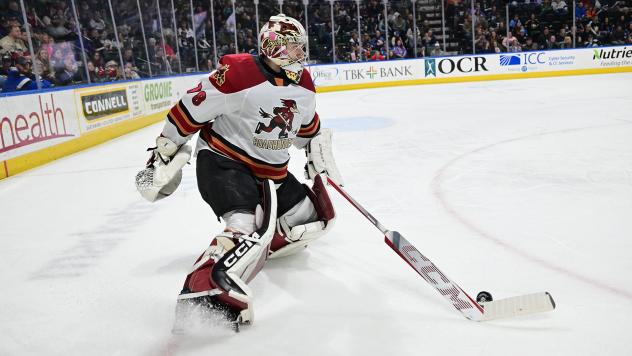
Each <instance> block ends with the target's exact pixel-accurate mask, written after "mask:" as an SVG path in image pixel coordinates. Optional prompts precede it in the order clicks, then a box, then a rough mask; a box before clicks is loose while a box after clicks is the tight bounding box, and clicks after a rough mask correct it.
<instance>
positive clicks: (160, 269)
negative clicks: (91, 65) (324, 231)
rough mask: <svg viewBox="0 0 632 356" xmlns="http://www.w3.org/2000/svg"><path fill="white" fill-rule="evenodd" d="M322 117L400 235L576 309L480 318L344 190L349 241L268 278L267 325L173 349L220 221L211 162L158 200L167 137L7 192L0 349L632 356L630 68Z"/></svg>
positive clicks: (341, 231)
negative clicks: (183, 292) (153, 171)
mask: <svg viewBox="0 0 632 356" xmlns="http://www.w3.org/2000/svg"><path fill="white" fill-rule="evenodd" d="M318 111H319V113H320V116H321V118H322V120H323V126H325V127H331V128H333V129H334V130H335V134H334V141H335V146H334V149H335V153H336V158H337V161H338V165H339V166H340V170H341V172H342V173H343V175H344V177H345V180H346V189H347V191H348V192H349V193H350V194H352V195H353V196H354V197H355V198H356V199H357V200H358V201H359V202H360V203H361V204H363V205H364V206H365V207H366V208H367V209H368V210H369V211H370V212H371V213H372V214H373V215H375V217H377V218H378V219H379V220H380V221H381V222H382V223H383V224H384V225H385V226H387V227H388V228H390V229H393V230H398V231H399V232H401V233H402V234H403V235H404V236H405V237H406V238H407V239H408V240H410V241H411V242H412V243H413V244H415V245H416V246H417V248H418V249H419V250H420V251H421V252H422V253H424V254H425V255H427V256H428V257H429V258H431V259H432V260H433V261H434V262H435V264H437V266H438V267H439V268H441V269H442V270H443V271H444V272H445V273H446V274H447V275H448V276H450V277H451V278H453V279H454V280H455V281H456V282H457V283H459V284H460V285H461V287H462V288H463V289H464V290H466V291H468V293H470V294H473V295H475V294H476V293H477V292H478V291H480V290H488V291H490V292H492V294H494V297H495V298H503V297H509V296H513V295H519V294H526V293H531V292H538V291H549V292H551V294H552V295H553V296H554V297H555V300H556V302H557V305H558V308H557V309H556V310H555V311H553V312H550V313H546V314H541V315H536V316H527V317H521V318H517V319H512V320H504V321H494V322H486V323H476V322H471V321H468V320H466V319H464V318H463V317H462V316H461V315H460V314H459V313H458V312H456V311H455V310H454V309H453V307H452V306H451V305H450V304H449V303H447V302H445V301H444V299H443V298H441V297H440V296H439V295H438V294H437V292H436V291H435V290H433V289H432V288H431V287H430V286H428V285H427V284H426V283H425V282H424V281H423V280H422V279H421V278H420V277H419V276H418V275H417V274H416V273H415V272H414V271H412V270H411V269H410V268H409V267H408V266H407V265H406V264H405V263H404V262H403V261H402V260H401V259H400V258H399V257H398V256H397V255H396V254H394V253H393V252H392V251H391V250H390V249H389V248H388V247H387V246H386V245H385V244H384V242H383V237H382V236H381V234H380V232H379V231H377V230H376V229H374V228H373V226H371V225H370V224H369V223H368V221H366V220H365V219H364V217H362V216H361V215H359V214H358V213H357V212H356V211H355V210H354V209H353V208H352V207H350V206H349V205H348V204H347V203H346V201H345V200H343V199H342V198H341V197H340V196H338V195H337V193H336V192H334V191H333V190H332V191H331V195H332V196H333V200H334V203H335V205H336V208H337V213H338V220H337V223H336V226H335V228H334V229H333V231H332V232H331V233H330V234H329V235H327V236H325V237H324V238H322V240H319V241H317V242H315V243H314V244H313V245H312V246H310V248H309V249H308V250H307V251H305V252H304V253H301V254H299V255H296V256H292V257H288V258H286V259H283V260H278V261H270V262H269V263H268V264H267V265H266V266H265V268H264V270H263V271H262V272H261V273H260V274H259V275H258V276H257V278H256V279H255V280H254V281H253V282H252V284H251V287H252V289H253V290H254V293H255V298H256V299H255V314H256V321H255V323H254V325H252V326H251V327H249V328H247V329H245V330H243V331H242V332H241V333H240V334H232V333H227V332H225V331H224V330H212V329H211V330H201V331H200V332H199V333H198V334H195V335H192V336H190V337H186V338H182V339H174V338H172V337H171V335H170V328H171V325H172V321H173V308H174V302H175V297H176V295H177V294H178V292H179V290H180V288H181V285H182V282H183V279H184V277H185V275H186V273H187V272H188V269H189V267H190V266H191V264H192V263H193V261H194V259H195V258H196V257H197V255H198V254H199V253H200V252H201V251H202V250H204V249H205V248H206V246H207V244H208V243H209V241H210V239H211V237H212V236H213V235H214V234H215V233H217V232H218V231H220V230H221V229H222V226H221V224H220V223H218V221H217V220H216V219H215V217H214V216H213V214H212V212H211V210H210V208H208V206H206V204H205V203H204V202H203V201H202V199H201V198H200V196H199V194H198V192H197V186H196V179H195V163H194V162H193V164H192V165H191V166H187V167H186V168H185V173H184V180H183V183H182V185H181V186H180V188H179V190H178V191H177V192H176V193H175V194H174V195H173V196H171V197H169V198H167V199H165V200H163V201H160V202H159V203H156V204H154V205H151V204H149V203H146V202H144V201H143V200H141V198H140V196H139V195H138V194H137V192H136V191H135V188H134V186H133V178H134V175H135V173H136V172H137V171H138V170H139V169H140V168H142V165H143V163H144V162H145V160H146V158H147V153H146V152H145V148H146V147H148V146H150V145H152V141H153V139H154V137H155V136H156V135H157V133H158V132H159V130H160V125H154V126H151V127H148V128H146V129H143V130H141V131H138V132H135V133H132V134H129V135H126V136H124V137H121V138H119V139H116V140H113V141H111V142H109V143H106V144H103V145H100V146H98V147H96V148H93V149H90V150H87V151H84V152H81V153H78V154H75V155H72V156H70V157H67V158H64V159H60V160H58V161H55V162H53V163H51V164H48V165H46V166H44V167H41V168H38V169H33V170H31V171H29V172H27V173H24V174H21V175H18V176H15V177H11V178H9V179H6V180H3V181H0V285H1V286H2V291H1V292H0V355H38V356H40V355H222V356H233V355H257V356H264V355H314V356H323V355H328V356H330V355H468V356H474V355H482V356H493V355H499V356H500V355H503V356H504V355H525V356H526V355H528V356H533V355H537V356H543V355H572V356H581V355H626V354H627V355H629V354H630V352H631V351H630V350H631V345H632V344H631V343H630V334H631V332H632V322H631V321H630V320H631V319H630V317H632V275H631V274H632V74H616V75H599V76H579V77H566V78H550V79H530V80H519V81H498V82H481V83H465V84H447V85H427V86H417V87H399V88H391V89H374V90H361V91H350V92H336V93H330V94H319V95H318ZM293 154H294V160H293V161H292V164H291V168H292V171H293V172H295V174H296V175H297V176H298V177H302V166H303V163H304V158H303V155H302V153H301V152H298V151H295V152H293Z"/></svg>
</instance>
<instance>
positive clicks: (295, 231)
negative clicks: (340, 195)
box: [268, 175, 336, 259]
mask: <svg viewBox="0 0 632 356" xmlns="http://www.w3.org/2000/svg"><path fill="white" fill-rule="evenodd" d="M305 189H306V190H307V196H308V198H309V200H307V199H306V200H304V201H302V202H301V203H299V204H298V205H297V206H296V207H294V208H292V209H291V210H290V211H288V213H286V214H284V215H283V216H282V217H281V218H279V220H278V221H277V231H276V233H275V235H274V238H273V240H272V244H271V246H270V255H269V256H268V258H269V259H273V258H279V257H284V256H289V255H292V254H295V253H297V252H300V251H302V250H303V249H305V247H307V245H308V244H309V243H310V242H312V241H314V240H316V239H317V238H319V237H321V236H323V235H325V234H326V233H327V232H328V231H329V230H331V228H332V227H333V224H334V221H335V219H336V213H335V210H334V207H333V204H332V203H331V200H330V198H329V194H328V193H327V189H326V188H325V185H324V183H323V179H322V177H321V176H320V175H318V176H316V177H315V178H314V185H313V186H312V188H311V189H310V188H308V187H305ZM306 205H307V206H308V207H306ZM310 208H311V209H310ZM300 217H303V218H305V220H303V221H302V222H301V223H298V224H297V221H298V218H300Z"/></svg>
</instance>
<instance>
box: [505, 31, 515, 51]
mask: <svg viewBox="0 0 632 356" xmlns="http://www.w3.org/2000/svg"><path fill="white" fill-rule="evenodd" d="M514 42H518V40H517V39H516V37H515V36H514V35H513V33H512V32H511V31H509V32H508V33H507V36H506V37H505V38H503V40H502V45H503V47H505V51H506V52H512V51H510V50H509V47H512V48H513V47H514V46H515V45H514Z"/></svg>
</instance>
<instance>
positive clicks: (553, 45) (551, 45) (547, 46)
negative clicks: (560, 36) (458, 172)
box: [544, 35, 559, 49]
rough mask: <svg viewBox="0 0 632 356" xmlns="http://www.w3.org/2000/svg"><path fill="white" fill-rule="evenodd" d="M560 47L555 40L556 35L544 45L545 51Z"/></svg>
mask: <svg viewBox="0 0 632 356" xmlns="http://www.w3.org/2000/svg"><path fill="white" fill-rule="evenodd" d="M558 48H559V46H558V44H557V41H556V39H555V35H551V36H550V37H549V39H548V40H547V41H546V42H545V43H544V49H558Z"/></svg>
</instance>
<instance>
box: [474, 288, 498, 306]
mask: <svg viewBox="0 0 632 356" xmlns="http://www.w3.org/2000/svg"><path fill="white" fill-rule="evenodd" d="M492 300H494V298H492V294H491V293H490V292H485V291H482V292H479V293H478V294H477V295H476V302H477V303H485V302H491V301H492Z"/></svg>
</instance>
